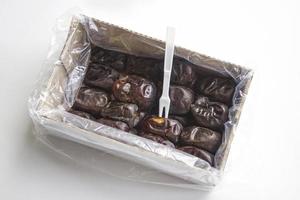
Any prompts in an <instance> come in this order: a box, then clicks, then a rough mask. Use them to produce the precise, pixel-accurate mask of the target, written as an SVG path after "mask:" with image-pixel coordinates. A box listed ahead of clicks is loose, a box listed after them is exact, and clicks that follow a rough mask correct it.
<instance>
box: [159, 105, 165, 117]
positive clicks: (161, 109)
mask: <svg viewBox="0 0 300 200" xmlns="http://www.w3.org/2000/svg"><path fill="white" fill-rule="evenodd" d="M163 110H164V106H162V104H160V105H159V117H162V114H163Z"/></svg>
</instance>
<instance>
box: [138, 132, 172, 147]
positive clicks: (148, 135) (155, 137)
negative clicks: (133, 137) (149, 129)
mask: <svg viewBox="0 0 300 200" xmlns="http://www.w3.org/2000/svg"><path fill="white" fill-rule="evenodd" d="M139 136H141V137H143V138H147V139H149V140H153V141H154V142H157V143H160V144H164V145H166V146H169V147H172V148H175V145H174V144H173V143H172V142H170V141H169V140H167V139H165V138H164V137H161V136H159V135H154V134H152V133H145V132H141V133H139Z"/></svg>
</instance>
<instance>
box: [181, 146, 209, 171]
mask: <svg viewBox="0 0 300 200" xmlns="http://www.w3.org/2000/svg"><path fill="white" fill-rule="evenodd" d="M178 149H179V150H181V151H184V152H186V153H188V154H191V155H193V156H196V157H198V158H201V159H203V160H205V161H207V162H208V163H209V164H210V165H211V166H213V165H214V155H213V154H211V153H209V152H207V151H205V150H203V149H199V148H197V147H193V146H183V147H179V148H178Z"/></svg>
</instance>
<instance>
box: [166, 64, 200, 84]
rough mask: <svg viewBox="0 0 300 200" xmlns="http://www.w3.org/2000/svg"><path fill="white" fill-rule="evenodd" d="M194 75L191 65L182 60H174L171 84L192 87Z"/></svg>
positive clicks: (194, 79)
mask: <svg viewBox="0 0 300 200" xmlns="http://www.w3.org/2000/svg"><path fill="white" fill-rule="evenodd" d="M196 78H197V77H196V73H195V71H194V68H193V67H192V65H191V64H188V63H187V62H184V61H182V60H179V59H178V58H177V59H174V63H173V69H172V75H171V83H174V84H176V85H183V86H187V87H192V85H193V84H194V83H195V81H196Z"/></svg>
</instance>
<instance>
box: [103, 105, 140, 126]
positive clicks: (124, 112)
mask: <svg viewBox="0 0 300 200" xmlns="http://www.w3.org/2000/svg"><path fill="white" fill-rule="evenodd" d="M101 115H102V116H103V117H105V118H110V119H114V120H119V121H122V122H125V123H127V124H128V126H129V127H130V128H133V127H135V126H136V125H137V124H138V123H139V122H140V120H141V119H142V118H143V117H144V116H145V114H144V113H140V112H139V111H138V106H137V105H135V104H131V103H122V102H110V103H109V104H108V105H107V106H106V107H105V108H103V109H102V112H101Z"/></svg>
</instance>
